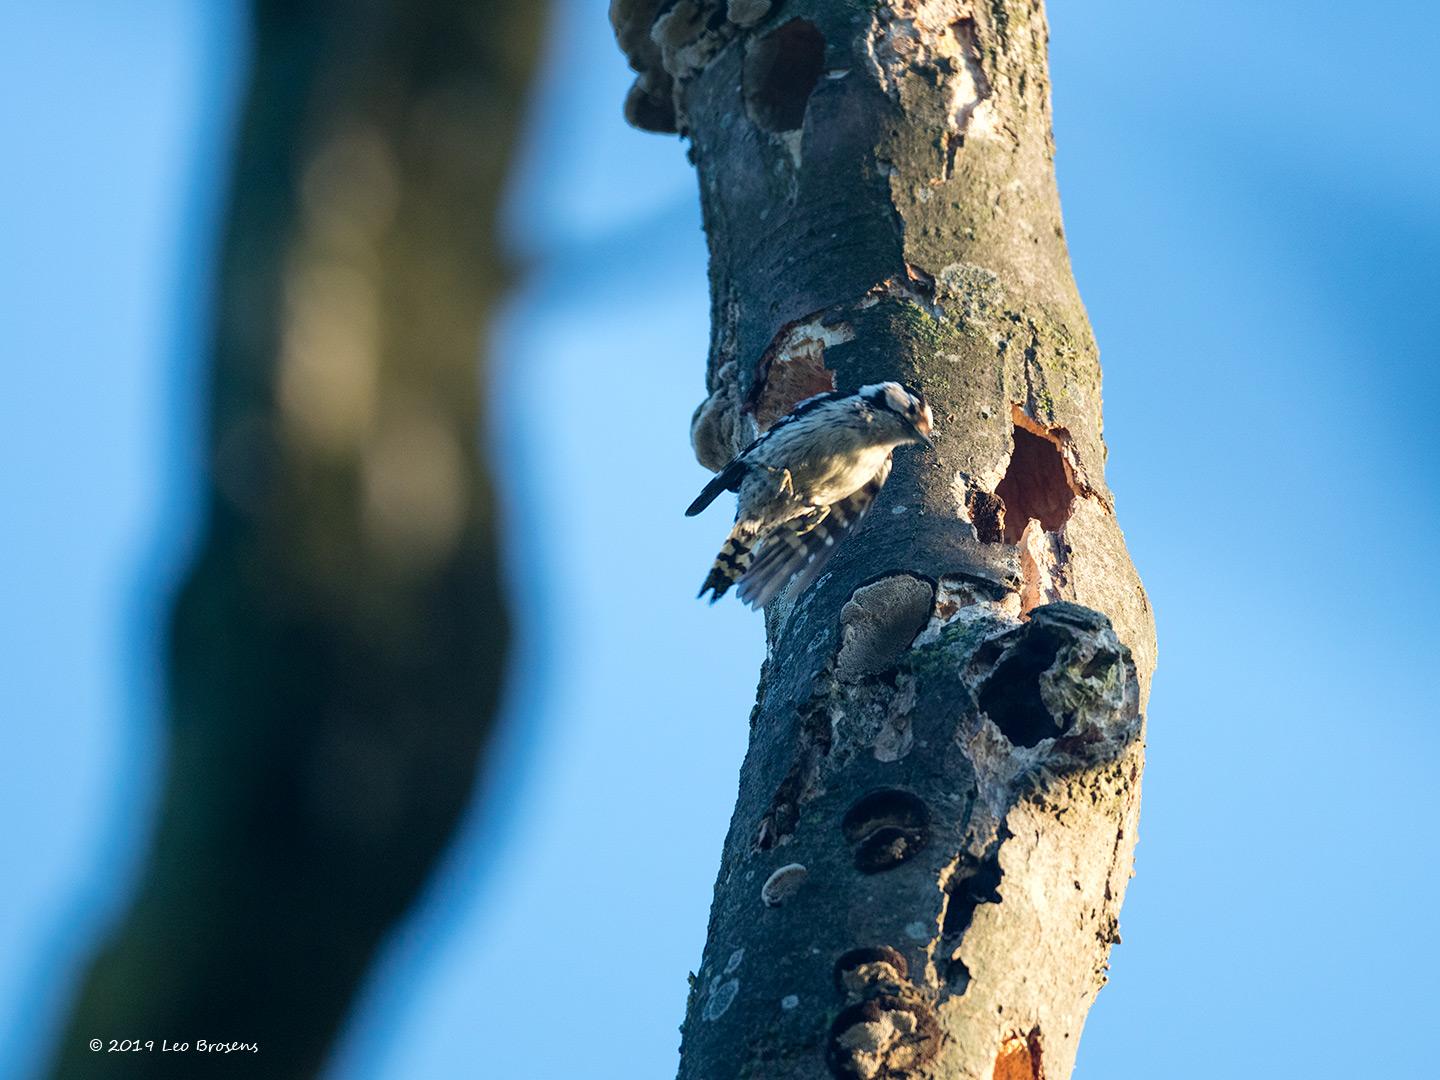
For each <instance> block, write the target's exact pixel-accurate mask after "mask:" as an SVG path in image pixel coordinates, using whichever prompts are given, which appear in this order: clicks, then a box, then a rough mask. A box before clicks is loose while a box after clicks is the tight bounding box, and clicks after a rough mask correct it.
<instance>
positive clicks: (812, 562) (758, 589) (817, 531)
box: [736, 457, 890, 608]
mask: <svg viewBox="0 0 1440 1080" xmlns="http://www.w3.org/2000/svg"><path fill="white" fill-rule="evenodd" d="M889 476H890V458H889V457H886V458H885V463H884V464H883V465H881V466H880V470H879V471H878V472H877V473H876V474H875V475H874V476H873V477H871V478H870V479H869V480H868V481H867V482H866V483H865V484H863V485H862V486H861V487H860V489H859V490H858V491H856V492H854V493H853V494H851V495H847V496H846V497H845V498H843V499H841V500H840V501H839V502H837V503H834V504H832V505H831V507H830V512H829V513H828V514H827V515H826V516H825V518H824V520H822V521H821V522H820V523H819V524H818V525H814V526H813V527H810V528H808V529H807V528H806V526H807V525H808V524H809V522H810V520H811V519H809V518H803V517H802V518H796V519H794V520H793V521H789V522H786V523H785V524H784V525H781V526H780V527H779V528H777V529H775V530H774V531H773V532H771V533H769V534H768V535H767V536H766V537H765V538H764V540H763V541H762V542H761V544H760V546H759V549H758V550H757V552H756V558H755V561H754V562H753V563H751V564H750V567H749V568H748V569H747V570H746V571H745V574H744V576H743V577H741V578H740V585H739V587H738V589H737V590H736V595H737V596H739V597H740V599H741V600H743V601H744V602H745V603H747V604H749V605H750V606H751V607H753V608H762V607H764V606H765V605H766V604H768V603H769V602H770V601H771V600H772V599H774V597H775V594H776V593H778V592H779V591H780V590H781V589H783V588H784V587H785V586H786V584H787V583H788V582H789V581H790V580H791V579H792V578H793V579H794V581H795V595H796V596H799V595H800V593H801V592H803V591H804V590H805V589H806V588H807V587H808V586H809V585H810V583H811V582H812V581H814V580H815V579H816V578H817V577H819V576H820V571H821V570H823V569H824V568H825V564H826V563H827V562H829V561H830V556H831V555H833V554H835V549H836V548H837V547H838V546H839V545H840V541H842V540H843V539H845V537H846V535H847V534H848V533H849V532H850V530H852V529H853V528H855V526H856V525H858V524H859V523H860V519H861V518H863V517H864V516H865V511H867V510H869V509H870V504H871V503H873V502H874V501H875V496H876V495H878V494H879V493H880V489H881V488H882V487H884V486H885V481H886V480H887V479H888V478H889Z"/></svg>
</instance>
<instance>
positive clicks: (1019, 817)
mask: <svg viewBox="0 0 1440 1080" xmlns="http://www.w3.org/2000/svg"><path fill="white" fill-rule="evenodd" d="M611 15H612V20H613V21H614V23H615V26H616V31H617V36H618V38H619V40H620V42H621V45H622V47H623V48H624V49H625V51H626V52H627V54H628V55H629V57H630V60H631V63H632V65H633V66H634V67H635V68H636V69H637V70H638V71H639V72H640V75H639V78H638V80H637V83H636V87H635V89H634V90H633V91H632V92H631V95H630V97H629V99H628V100H627V103H626V111H627V116H628V117H629V118H630V119H631V121H632V122H634V123H636V124H638V125H640V126H642V127H647V128H650V129H654V130H660V131H665V130H675V131H679V132H681V133H682V134H683V135H684V136H686V137H687V138H688V139H689V141H690V144H691V156H692V159H693V161H694V162H695V165H696V167H697V169H698V172H699V179H700V192H701V202H702V206H703V210H704V218H705V227H706V232H707V234H708V237H709V243H710V254H711V260H710V285H711V295H712V317H713V329H712V339H711V350H710V357H709V365H708V371H707V387H708V390H709V394H708V396H707V397H706V399H705V401H704V402H703V403H702V404H701V406H700V408H699V409H698V410H697V411H696V414H695V417H694V421H693V426H692V436H693V441H694V445H695V450H696V453H697V456H698V457H699V459H700V461H701V462H702V463H704V464H705V465H707V466H709V467H711V468H718V467H719V466H720V465H721V464H722V463H723V462H724V461H725V459H726V458H728V457H729V456H730V455H731V454H732V453H733V452H734V451H735V450H737V449H738V448H739V447H740V446H742V445H743V444H744V443H745V442H747V441H748V440H749V438H751V437H752V436H753V434H754V433H755V432H756V431H757V430H762V429H763V428H764V427H765V426H766V425H767V424H768V423H770V422H772V421H773V420H774V418H775V417H776V416H778V415H781V414H783V413H784V412H785V411H786V410H787V409H788V408H789V407H790V405H792V404H793V403H794V402H795V401H797V400H799V399H800V398H803V397H805V396H807V395H808V394H810V393H813V392H815V391H817V390H821V389H828V388H829V387H831V386H839V387H840V388H844V389H854V388H855V387H858V386H860V385H862V384H864V383H868V382H873V381H877V380H880V379H886V378H897V379H901V380H903V381H905V382H908V383H911V384H914V385H917V386H919V387H921V388H922V389H923V390H924V391H925V392H926V394H927V395H928V396H929V397H930V400H931V402H932V405H933V407H934V410H935V414H936V419H937V427H938V431H939V433H938V437H937V443H938V448H937V451H936V452H935V453H933V454H932V453H922V452H919V451H901V452H899V453H898V454H897V460H896V467H895V471H894V473H893V475H892V476H891V478H890V481H889V483H888V485H887V486H886V488H885V490H884V492H883V493H882V495H881V497H880V499H879V501H878V503H877V505H876V506H875V508H874V509H873V510H872V511H871V513H870V516H869V518H868V519H867V521H866V523H865V524H864V525H863V526H862V528H861V529H860V531H859V532H858V534H857V535H856V536H854V537H853V538H852V539H851V540H849V541H848V542H847V543H846V544H845V545H844V546H843V547H842V548H841V550H840V551H839V552H838V553H837V555H836V556H835V558H834V560H833V562H832V563H831V569H830V571H829V572H828V573H827V574H826V575H825V576H823V577H822V578H821V579H820V580H819V581H818V582H817V583H816V584H815V585H814V587H812V588H811V589H810V590H808V591H807V592H806V593H805V594H804V595H803V596H801V597H799V598H798V599H797V598H795V597H794V596H788V595H787V596H783V597H782V598H781V599H779V600H777V601H776V602H775V603H773V604H772V605H771V606H770V608H769V610H768V611H767V614H766V628H767V634H768V640H769V652H768V658H767V660H766V663H765V666H764V669H763V670H762V673H761V679H760V687H759V692H758V697H757V702H756V706H755V710H754V712H753V714H752V716H751V741H750V748H749V752H748V754H747V756H746V759H745V763H744V766H743V768H742V771H741V775H740V793H739V800H738V803H737V805H736V809H735V814H734V818H733V820H732V823H731V827H730V832H729V835H728V837H727V839H726V843H725V850H724V854H723V857H722V862H721V868H720V874H719V880H718V882H717V885H716V889H715V901H714V906H713V908H712V911H711V917H710V926H709V935H708V941H707V944H706V947H705V954H704V958H703V962H702V964H701V967H700V970H699V973H698V974H697V975H695V976H692V981H691V993H690V998H689V1003H688V1007H687V1013H686V1018H685V1024H684V1027H683V1043H682V1050H681V1065H680V1076H681V1077H682V1078H693V1080H728V1078H739V1077H753V1078H758V1077H766V1078H778V1077H785V1078H812V1077H816V1078H818V1077H828V1076H833V1077H863V1078H874V1077H936V1078H939V1077H947V1078H949V1077H966V1078H975V1080H989V1078H992V1077H993V1078H995V1080H1011V1078H1018V1077H1040V1076H1045V1077H1048V1078H1050V1080H1057V1078H1063V1077H1066V1076H1068V1075H1069V1074H1070V1072H1071V1069H1072V1066H1073V1063H1074V1059H1075V1053H1076V1046H1077V1043H1078V1040H1079V1038H1080V1032H1081V1027H1082V1026H1083V1023H1084V1020H1085V1015H1086V1012H1087V1011H1088V1009H1089V1006H1090V1004H1091V1002H1092V1001H1093V999H1094V997H1095V994H1096V992H1097V991H1098V990H1099V988H1100V986H1101V985H1102V984H1103V982H1104V980H1105V969H1106V962H1107V957H1108V954H1109V949H1110V947H1111V945H1112V943H1114V942H1115V941H1117V940H1118V934H1117V925H1118V914H1119V910H1120V904H1121V901H1122V899H1123V897H1124V893H1125V887H1126V883H1127V881H1128V879H1129V877H1130V872H1131V861H1132V853H1133V849H1134V845H1135V840H1136V822H1137V817H1138V812H1139V796H1140V776H1141V769H1142V765H1143V747H1144V742H1143V731H1144V725H1143V714H1142V709H1143V703H1144V700H1145V694H1146V688H1147V685H1148V680H1149V677H1150V674H1151V672H1152V670H1153V666H1154V657H1155V643H1154V629H1153V623H1152V618H1151V613H1150V610H1149V606H1148V604H1147V602H1146V598H1145V594H1144V591H1143V589H1142V587H1141V585H1140V581H1139V579H1138V577H1137V575H1136V573H1135V571H1134V569H1133V567H1132V565H1131V563H1130V560H1129V557H1128V555H1127V554H1126V551H1125V547H1124V541H1123V537H1122V535H1121V532H1120V529H1119V526H1118V525H1117V523H1116V520H1115V516H1114V513H1113V503H1112V499H1111V495H1110V492H1109V490H1108V489H1107V488H1106V485H1105V478H1104V469H1103V466H1104V460H1105V447H1104V444H1103V442H1102V440H1101V427H1100V369H1099V363H1098V356H1097V351H1096V347H1095V343H1094V341H1093V339H1092V335H1091V332H1090V329H1089V326H1088V323H1087V321H1086V318H1085V312H1084V309H1083V307H1082V306H1081V303H1080V299H1079V296H1078V294H1077V293H1076V289H1075V284H1074V281H1073V278H1072V275H1071V271H1070V266H1069V260H1068V256H1067V253H1066V249H1065V239H1064V232H1063V230H1062V228H1061V222H1060V209H1059V201H1058V197H1057V194H1056V188H1055V178H1054V169H1053V144H1052V138H1051V118H1050V102H1049V82H1048V75H1047V69H1046V26H1045V20H1044V13H1043V9H1042V7H1041V5H1040V3H1039V2H1038V0H1035V2H1031V0H993V2H990V0H987V2H984V3H981V2H979V0H890V2H889V3H873V2H860V0H786V2H784V3H781V4H772V3H770V2H768V0H729V2H728V4H726V3H722V2H717V0H678V2H671V3H663V2H658V0H615V3H613V4H612V8H611Z"/></svg>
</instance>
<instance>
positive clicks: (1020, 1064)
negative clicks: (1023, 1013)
mask: <svg viewBox="0 0 1440 1080" xmlns="http://www.w3.org/2000/svg"><path fill="white" fill-rule="evenodd" d="M993 1076H994V1080H1045V1068H1044V1066H1043V1065H1042V1064H1041V1062H1040V1028H1039V1027H1038V1026H1036V1027H1034V1028H1031V1029H1030V1033H1029V1034H1028V1035H1012V1036H1010V1038H1008V1039H1006V1040H1005V1041H1004V1042H1003V1043H1001V1044H1000V1053H998V1054H997V1055H995V1072H994V1073H993Z"/></svg>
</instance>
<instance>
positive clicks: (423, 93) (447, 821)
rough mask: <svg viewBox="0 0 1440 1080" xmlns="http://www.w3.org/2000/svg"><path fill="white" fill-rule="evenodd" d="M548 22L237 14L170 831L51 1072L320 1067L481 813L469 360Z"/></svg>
mask: <svg viewBox="0 0 1440 1080" xmlns="http://www.w3.org/2000/svg"><path fill="white" fill-rule="evenodd" d="M542 16H543V5H540V4H533V3H531V4H522V5H513V4H508V3H504V2H502V0H362V2H360V3H353V2H346V3H340V2H338V0H335V2H331V0H306V2H302V3H293V2H287V3H280V2H271V0H265V2H257V3H256V4H255V6H254V11H253V32H254V36H253V42H252V47H253V67H252V71H251V76H250V81H249V86H248V88H247V91H246V98H245V103H244V107H243V111H242V114H241V117H240V123H239V126H238V129H237V135H236V138H237V142H236V155H235V166H234V173H233V180H232V185H233V186H232V193H231V196H230V202H229V207H228V210H227V217H226V223H225V236H224V240H223V245H222V254H221V260H220V266H219V270H218V276H217V281H216V286H215V288H216V302H215V325H214V330H213V339H212V344H211V347H210V352H211V356H210V371H209V384H210V385H209V394H210V397H209V423H208V432H207V440H208V441H207V445H206V452H205V465H206V473H205V478H204V479H205V485H206V487H205V496H204V501H205V510H204V514H205V521H204V528H203V536H202V539H201V544H200V548H199V551H198V554H197V556H196V559H195V562H194V565H193V566H192V567H191V569H190V571H189V573H188V574H187V576H186V578H185V580H184V582H183V585H182V586H181V588H180V590H179V593H178V595H177V597H176V599H175V603H174V609H173V615H172V620H171V624H170V627H169V642H168V645H169V650H168V662H169V671H168V701H167V721H168V723H167V728H166V738H167V747H166V777H165V782H164V790H163V792H162V794H161V801H160V814H159V820H158V824H157V826H156V832H155V837H154V840H153V844H152V848H151V851H150V854H149V858H148V864H147V866H146V867H145V869H144V873H143V879H142V881H141V884H140V888H139V891H138V895H137V896H136V898H135V900H134V903H133V906H132V907H131V909H130V911H129V912H128V914H127V915H126V916H125V918H124V920H123V922H122V923H121V925H120V926H119V927H118V928H117V930H116V931H115V933H114V935H113V937H112V938H111V940H110V941H109V942H108V943H107V944H106V945H105V947H104V948H103V949H102V950H101V951H100V953H99V955H98V956H97V957H96V959H95V960H94V962H93V965H92V966H91V968H90V970H89V971H88V972H87V973H86V975H85V977H84V981H83V985H82V986H81V987H80V991H79V995H78V999H77V1001H76V1003H75V1005H74V1007H73V1012H72V1014H71V1016H70V1018H69V1020H68V1023H67V1030H66V1032H65V1034H64V1036H63V1041H62V1043H61V1045H60V1047H59V1052H58V1058H57V1061H56V1062H55V1063H54V1074H55V1075H57V1076H84V1077H86V1078H94V1077H112V1076H143V1077H147V1078H150V1077H157V1076H169V1075H175V1076H185V1077H193V1076H198V1075H202V1074H209V1073H210V1072H212V1071H214V1070H215V1069H217V1068H220V1066H219V1064H218V1062H217V1060H216V1059H217V1057H218V1055H215V1054H204V1055H201V1056H204V1057H205V1058H206V1059H207V1060H206V1061H204V1062H198V1063H197V1061H196V1057H197V1055H198V1054H199V1051H198V1050H197V1049H196V1044H197V1042H198V1040H201V1039H204V1040H208V1041H212V1042H214V1041H218V1042H228V1041H243V1042H248V1043H253V1044H256V1045H258V1052H257V1053H254V1054H251V1053H248V1052H245V1053H237V1054H233V1055H229V1056H227V1057H226V1058H225V1060H226V1061H227V1062H229V1064H228V1066H226V1067H225V1068H224V1070H223V1071H225V1072H226V1073H227V1074H228V1075H249V1076H257V1075H265V1076H273V1077H291V1076H293V1077H302V1076H303V1077H310V1076H314V1075H316V1073H317V1072H318V1071H319V1069H320V1066H321V1064H322V1062H323V1059H324V1056H325V1053H326V1051H327V1049H328V1047H329V1045H330V1043H331V1040H332V1039H333V1037H334V1035H335V1033H336V1031H337V1030H338V1028H339V1026H340V1025H341V1023H342V1022H343V1019H344V1016H345V1013H346V1011H347V1009H348V1007H349V1005H350V1003H351V1001H352V999H353V998H354V996H355V993H356V991H357V989H358V988H359V985H360V983H361V981H362V979H363V978H364V976H365V974H366V970H367V968H368V966H369V964H370V962H371V960H372V958H373V957H374V955H375V953H376V951H377V949H378V947H379V945H380V943H381V942H382V939H383V937H384V935H385V934H386V933H387V931H389V930H390V929H391V928H392V927H393V926H394V925H395V923H396V921H397V920H398V919H399V918H400V917H401V916H402V915H403V914H404V912H405V910H406V908H407V907H408V906H409V904H410V903H411V901H412V900H413V899H414V897H415V896H416V894H417V892H418V891H419V889H420V888H421V886H422V884H423V883H424V881H425V879H426V877H427V875H428V874H429V872H430V869H431V867H432V865H433V864H434V862H435V859H436V857H437V856H438V854H439V853H440V852H441V850H442V848H443V847H444V845H445V844H446V843H447V841H448V840H449V839H450V837H451V835H452V832H453V830H454V827H455V825H456V823H457V822H458V820H459V818H460V816H461V814H462V813H463V811H464V809H465V807H466V806H467V804H468V802H469V800H470V796H471V793H472V788H473V785H474V780H475V775H476V766H477V761H478V760H479V758H480V756H481V753H482V751H483V748H484V745H485V742H486V739H487V736H488V734H489V732H490V728H491V725H492V722H493V720H494V717H495V712H496V705H497V699H498V692H499V687H500V679H501V674H502V668H503V664H504V659H505V652H506V642H507V627H506V612H505V605H504V603H503V602H502V596H501V592H500V580H499V572H498V567H497V552H496V530H495V508H494V504H493V495H492V490H491V486H490V478H489V475H488V471H487V469H486V467H485V463H484V461H483V459H482V457H481V455H480V454H479V453H478V452H477V450H478V447H479V446H481V445H483V439H484V432H483V424H482V421H483V414H482V409H481V405H482V401H481V395H480V391H479V387H480V378H479V373H478V372H477V359H478V355H477V354H478V351H479V344H480V340H481V337H482V334H483V330H484V326H485V322H486V318H487V315H488V313H489V311H490V309H491V308H492V306H493V305H494V303H495V301H496V299H497V297H498V295H499V294H500V292H501V290H502V289H503V288H504V287H505V285H506V282H507V279H508V278H509V269H508V267H507V265H506V260H505V259H504V258H502V257H501V256H500V255H499V253H498V251H497V248H498V242H497V229H496V223H495V218H496V210H497V206H498V203H499V199H500V194H501V186H502V181H503V179H504V174H505V170H506V166H507V163H508V161H509V159H510V156H511V149H512V147H513V146H514V143H515V140H516V136H517V131H518V127H519V123H520V117H521V115H522V111H523V109H522V106H523V97H524V92H525V89H526V85H527V83H528V79H529V75H530V73H531V71H532V69H533V66H534V63H535V60H536V56H537V45H538V41H539V36H540V29H541V22H542ZM92 1038H100V1039H102V1040H107V1041H108V1040H109V1039H112V1038H117V1039H139V1040H142V1041H144V1040H156V1045H157V1046H158V1045H159V1040H161V1039H162V1038H163V1039H167V1040H169V1041H170V1043H171V1044H172V1045H173V1044H175V1043H177V1042H188V1043H189V1044H190V1050H189V1051H188V1052H183V1051H182V1052H178V1053H165V1054H161V1053H159V1052H153V1051H151V1052H139V1053H109V1052H100V1053H94V1052H92V1051H91V1050H90V1049H89V1047H88V1043H89V1040H90V1039H92Z"/></svg>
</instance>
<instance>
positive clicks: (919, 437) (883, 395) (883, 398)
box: [860, 382, 935, 449]
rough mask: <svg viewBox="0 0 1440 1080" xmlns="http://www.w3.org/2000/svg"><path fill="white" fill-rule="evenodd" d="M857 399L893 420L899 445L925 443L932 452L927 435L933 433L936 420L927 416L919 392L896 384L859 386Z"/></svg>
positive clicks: (928, 406)
mask: <svg viewBox="0 0 1440 1080" xmlns="http://www.w3.org/2000/svg"><path fill="white" fill-rule="evenodd" d="M860 396H861V397H862V398H864V399H865V400H866V401H868V402H869V403H870V404H871V405H872V406H874V408H875V409H876V410H877V411H878V412H879V413H880V414H882V415H888V416H891V417H894V423H895V425H896V428H897V432H898V434H899V436H900V441H901V442H910V443H924V444H925V445H926V446H928V447H931V448H932V449H933V448H934V446H935V444H934V443H932V442H931V441H930V435H931V432H932V431H933V430H934V425H935V417H934V415H933V414H932V413H931V412H930V405H929V403H928V402H926V400H925V395H924V394H922V393H921V392H920V391H919V390H915V389H913V388H911V387H909V386H903V385H901V384H900V383H898V382H883V383H874V384H873V385H871V386H862V387H861V388H860Z"/></svg>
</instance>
